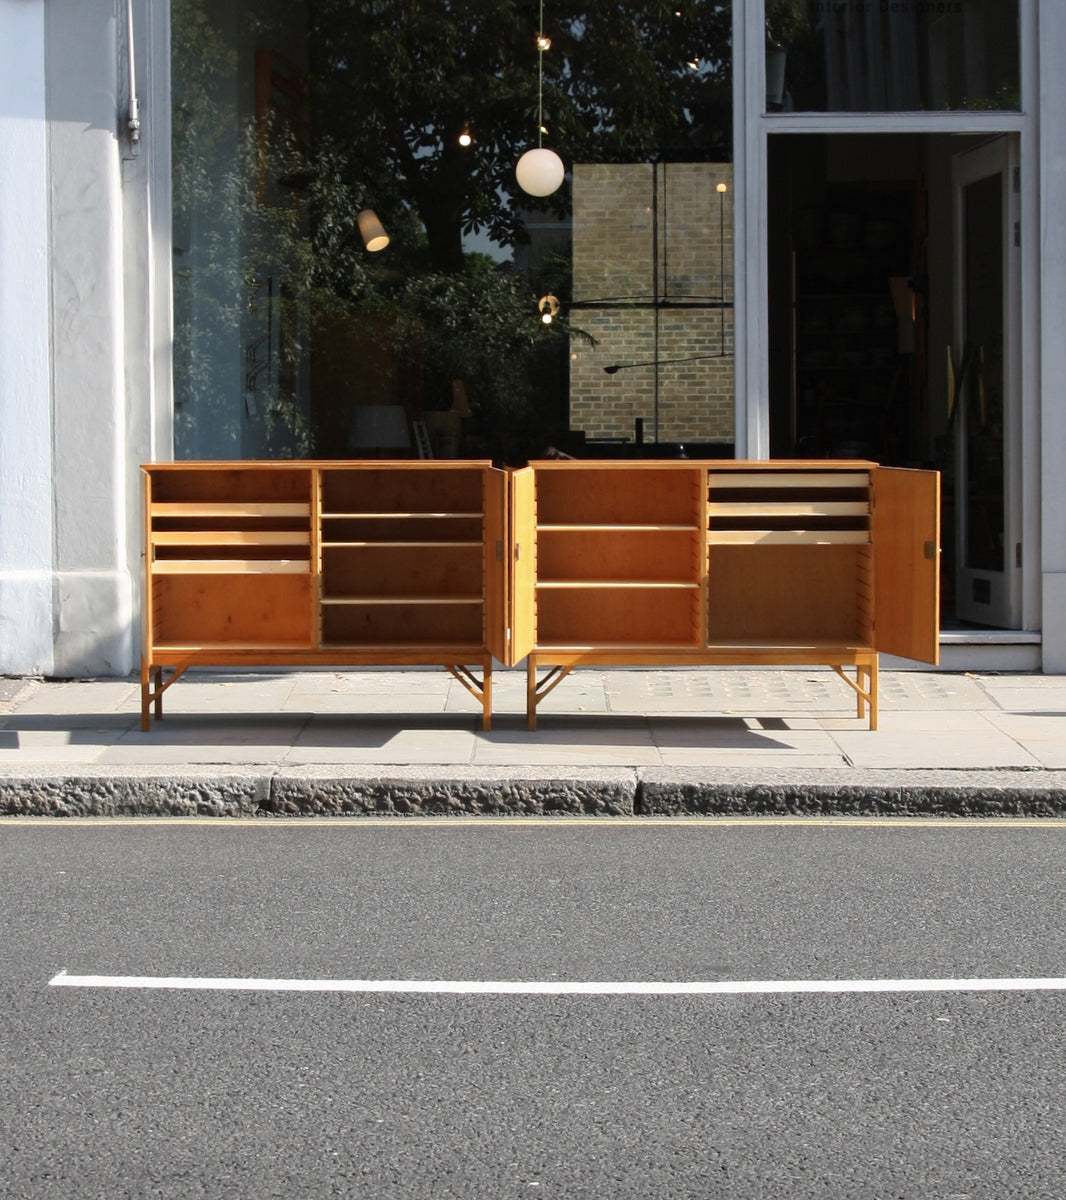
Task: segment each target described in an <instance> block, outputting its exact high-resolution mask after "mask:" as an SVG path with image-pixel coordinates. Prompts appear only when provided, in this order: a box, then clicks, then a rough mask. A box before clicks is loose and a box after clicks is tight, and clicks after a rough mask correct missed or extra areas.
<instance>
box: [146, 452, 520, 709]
mask: <svg viewBox="0 0 1066 1200" xmlns="http://www.w3.org/2000/svg"><path fill="white" fill-rule="evenodd" d="M143 470H144V473H145V528H146V531H147V533H146V565H145V580H146V583H145V589H146V595H145V600H146V602H145V613H144V652H143V656H142V660H141V727H142V729H147V728H148V726H149V721H150V714H151V711H152V709H153V707H154V712H155V715H156V717H157V718H158V717H161V716H162V713H163V709H162V698H163V693H164V692H165V691H166V690H167V688H168V687H170V685H171V684H172V683H174V682H175V681H176V680H177V679H178V678H179V677H180V676H181V675H182V673H183V672H184V671H185V670H186V669H187V668H188V667H191V666H230V667H242V666H247V667H255V666H260V667H263V666H326V665H334V666H341V667H343V666H375V665H439V666H443V667H445V668H446V669H447V670H449V671H450V672H451V673H452V674H453V675H454V676H455V677H456V678H457V679H458V680H459V681H460V683H462V684H463V685H464V687H466V688H467V689H468V690H469V691H470V692H471V693H472V694H473V695H474V696H475V697H476V698H477V700H478V701H479V702H480V703H481V707H482V721H483V724H484V727H485V728H486V729H488V728H489V727H490V724H491V714H492V660H493V658H494V657H495V658H497V659H498V660H500V661H503V660H505V659H506V656H507V650H506V622H505V619H504V618H505V614H504V604H505V600H506V586H505V583H504V574H505V563H504V554H503V545H504V541H505V538H506V536H507V535H506V519H507V514H506V511H505V500H506V476H505V475H504V473H503V472H502V471H497V470H495V469H494V468H493V467H492V465H491V464H490V463H487V462H455V463H453V462H426V463H423V462H420V461H419V462H414V461H404V462H384V461H383V462H370V461H359V462H332V461H329V462H183V463H167V464H150V465H146V466H145V467H144V468H143Z"/></svg>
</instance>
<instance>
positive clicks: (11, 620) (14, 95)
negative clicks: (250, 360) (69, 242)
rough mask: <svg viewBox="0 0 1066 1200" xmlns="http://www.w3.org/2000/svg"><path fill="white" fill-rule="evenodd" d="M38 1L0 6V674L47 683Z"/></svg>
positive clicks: (48, 514) (49, 539)
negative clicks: (25, 676)
mask: <svg viewBox="0 0 1066 1200" xmlns="http://www.w3.org/2000/svg"><path fill="white" fill-rule="evenodd" d="M44 30H45V3H44V0H0V672H4V673H7V674H49V673H51V672H52V670H53V667H54V663H53V655H52V555H53V529H52V438H51V429H52V413H51V404H52V401H51V380H50V361H49V252H48V237H49V228H48V225H49V197H48V147H47V137H46V123H45V51H44Z"/></svg>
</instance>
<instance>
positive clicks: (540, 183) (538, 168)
mask: <svg viewBox="0 0 1066 1200" xmlns="http://www.w3.org/2000/svg"><path fill="white" fill-rule="evenodd" d="M514 173H515V175H516V176H517V178H518V186H519V187H520V188H521V189H522V191H523V192H527V193H528V194H529V195H530V196H550V195H551V194H552V192H554V191H557V190H558V188H559V185H560V184H561V183H562V182H563V176H564V175H565V174H566V168H565V167H564V166H563V160H562V159H561V158H560V157H559V155H558V154H556V153H555V151H554V150H549V149H547V147H545V146H537V147H536V148H535V149H533V150H527V151H526V152H525V154H523V155H522V157H521V158H520V159H519V160H518V164H517V166H516V167H515V169H514Z"/></svg>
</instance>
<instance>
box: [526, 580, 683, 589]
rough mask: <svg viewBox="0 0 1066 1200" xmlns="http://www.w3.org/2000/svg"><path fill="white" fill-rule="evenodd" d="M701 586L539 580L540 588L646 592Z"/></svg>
mask: <svg viewBox="0 0 1066 1200" xmlns="http://www.w3.org/2000/svg"><path fill="white" fill-rule="evenodd" d="M699 586H700V585H699V584H698V583H696V582H694V581H693V580H689V579H538V580H537V587H538V588H585V589H592V588H600V589H613V588H631V589H643V590H645V591H657V590H666V589H670V588H675V589H676V588H687V589H689V590H690V591H691V590H698V588H699Z"/></svg>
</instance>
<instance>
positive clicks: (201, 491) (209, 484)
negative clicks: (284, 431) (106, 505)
mask: <svg viewBox="0 0 1066 1200" xmlns="http://www.w3.org/2000/svg"><path fill="white" fill-rule="evenodd" d="M151 477H152V499H153V500H154V501H157V502H159V503H177V502H179V501H181V500H193V501H195V500H201V501H206V500H226V501H234V500H259V501H261V502H264V503H267V502H270V501H285V500H289V501H303V502H304V503H307V502H308V501H309V500H310V497H311V472H310V471H309V470H306V469H302V470H301V469H299V468H294V469H293V470H280V469H278V470H256V469H255V468H254V467H247V468H246V467H234V468H232V469H230V468H228V467H220V468H211V469H205V470H202V471H199V470H196V469H191V470H184V469H183V470H176V471H167V470H153V471H152V472H151Z"/></svg>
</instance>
